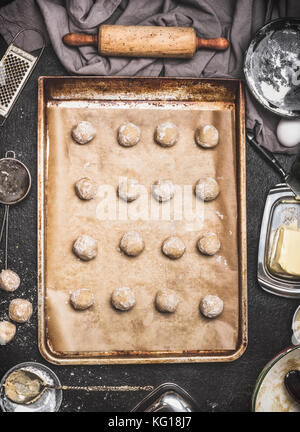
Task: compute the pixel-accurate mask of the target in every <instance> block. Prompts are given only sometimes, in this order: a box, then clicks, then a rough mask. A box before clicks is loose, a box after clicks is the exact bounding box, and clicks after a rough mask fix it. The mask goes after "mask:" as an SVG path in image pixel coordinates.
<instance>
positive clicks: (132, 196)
mask: <svg viewBox="0 0 300 432" xmlns="http://www.w3.org/2000/svg"><path fill="white" fill-rule="evenodd" d="M140 194H141V186H140V184H139V182H138V181H137V180H136V179H127V180H124V181H123V182H121V183H120V184H119V186H118V195H119V197H120V198H121V199H122V200H124V201H126V202H132V201H135V200H136V199H138V197H139V196H140Z"/></svg>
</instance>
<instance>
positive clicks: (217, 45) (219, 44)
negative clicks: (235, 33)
mask: <svg viewBox="0 0 300 432" xmlns="http://www.w3.org/2000/svg"><path fill="white" fill-rule="evenodd" d="M228 47H229V40H228V39H226V38H221V37H220V38H215V39H202V38H198V37H197V40H196V48H197V49H200V48H207V49H212V50H217V51H223V50H226V49H227V48H228Z"/></svg>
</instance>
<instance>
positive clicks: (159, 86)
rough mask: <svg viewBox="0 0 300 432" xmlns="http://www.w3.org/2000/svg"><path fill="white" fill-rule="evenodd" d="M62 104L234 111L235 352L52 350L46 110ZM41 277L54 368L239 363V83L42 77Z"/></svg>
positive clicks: (243, 313)
mask: <svg viewBox="0 0 300 432" xmlns="http://www.w3.org/2000/svg"><path fill="white" fill-rule="evenodd" d="M61 101H93V102H94V101H109V102H110V103H113V102H116V101H118V102H120V101H129V102H130V101H157V103H159V104H165V103H166V102H172V101H180V102H183V103H187V104H189V103H190V102H201V103H205V102H208V103H209V104H212V103H213V104H214V105H215V106H216V107H218V108H219V109H220V107H224V108H225V109H226V107H228V106H232V105H234V115H235V122H234V124H235V128H236V130H235V137H236V143H237V144H236V163H235V170H236V181H237V206H238V215H237V216H238V221H237V226H238V251H239V256H238V264H239V265H238V267H239V273H238V279H239V286H238V290H239V307H238V343H237V345H236V348H235V349H234V350H206V351H204V350H193V351H191V352H187V351H181V352H172V351H169V352H165V351H163V352H160V351H157V352H155V351H148V352H146V351H129V352H128V351H125V352H124V351H114V352H112V353H110V355H106V353H101V352H94V351H93V352H84V353H80V352H72V353H58V352H55V351H53V350H52V349H51V346H50V345H49V343H48V340H47V332H46V325H45V275H46V271H47V261H46V255H45V248H46V242H47V238H46V230H45V227H46V221H47V199H46V186H47V169H48V167H47V146H46V144H47V116H46V111H47V106H48V104H49V103H52V104H53V103H56V102H57V103H60V102H61ZM38 153H39V154H38V164H39V174H38V275H39V337H38V338H39V349H40V352H41V354H42V355H43V356H44V358H45V359H46V360H48V361H50V362H51V363H54V364H64V365H66V364H126V363H127V364H128V363H184V362H221V361H233V360H235V359H237V358H239V357H240V356H241V355H242V354H243V352H244V351H245V349H246V346H247V260H246V247H247V246H246V168H245V129H244V94H243V88H242V84H241V82H240V81H239V80H235V79H194V78H184V79H181V78H125V77H105V78H102V77H41V78H40V79H39V113H38Z"/></svg>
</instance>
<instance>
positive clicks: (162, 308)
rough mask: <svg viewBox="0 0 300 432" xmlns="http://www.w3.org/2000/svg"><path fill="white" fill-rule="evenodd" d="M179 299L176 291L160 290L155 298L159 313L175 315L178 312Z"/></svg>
mask: <svg viewBox="0 0 300 432" xmlns="http://www.w3.org/2000/svg"><path fill="white" fill-rule="evenodd" d="M178 303H179V297H178V295H177V294H176V292H175V291H172V290H169V289H163V290H159V291H158V292H157V294H156V297H155V306H156V309H157V310H158V311H159V312H169V313H173V312H175V311H176V309H177V306H178Z"/></svg>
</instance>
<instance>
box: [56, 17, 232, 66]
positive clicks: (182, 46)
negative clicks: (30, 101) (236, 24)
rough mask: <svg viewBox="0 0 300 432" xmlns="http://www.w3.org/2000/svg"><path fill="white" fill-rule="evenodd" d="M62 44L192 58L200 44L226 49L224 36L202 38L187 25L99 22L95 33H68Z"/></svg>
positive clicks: (105, 52)
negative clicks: (170, 25)
mask: <svg viewBox="0 0 300 432" xmlns="http://www.w3.org/2000/svg"><path fill="white" fill-rule="evenodd" d="M63 41H64V43H65V44H67V45H69V46H72V47H78V46H84V45H95V46H97V47H98V51H99V54H101V55H103V56H117V57H173V58H191V57H193V55H194V54H195V52H196V50H197V49H199V48H208V49H213V50H225V49H226V48H228V46H229V41H228V40H227V39H225V38H216V39H202V38H198V37H197V36H196V32H195V30H194V29H193V28H189V27H159V26H119V25H102V26H100V27H99V31H98V34H96V35H88V34H84V33H69V34H67V35H65V36H64V37H63Z"/></svg>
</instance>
